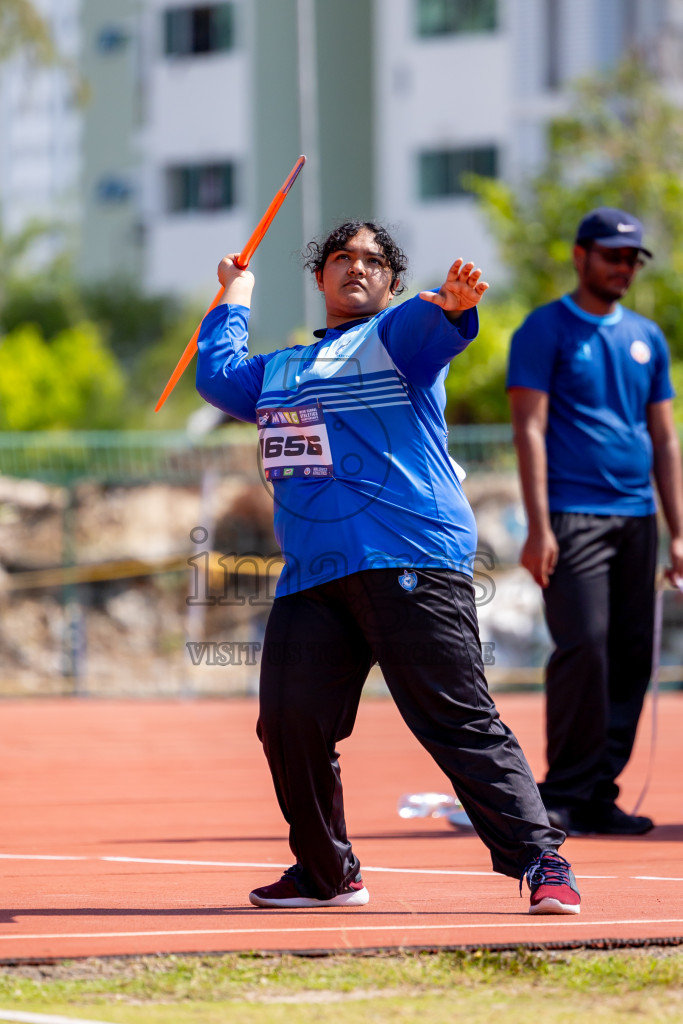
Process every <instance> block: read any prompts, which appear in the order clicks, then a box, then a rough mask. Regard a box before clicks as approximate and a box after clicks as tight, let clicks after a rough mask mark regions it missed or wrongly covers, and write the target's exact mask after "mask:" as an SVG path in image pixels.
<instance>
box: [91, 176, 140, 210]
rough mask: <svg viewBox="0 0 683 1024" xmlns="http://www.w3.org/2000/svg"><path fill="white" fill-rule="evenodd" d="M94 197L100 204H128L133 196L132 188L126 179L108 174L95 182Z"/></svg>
mask: <svg viewBox="0 0 683 1024" xmlns="http://www.w3.org/2000/svg"><path fill="white" fill-rule="evenodd" d="M95 195H96V197H97V201H98V202H100V203H105V204H107V205H117V204H119V203H126V202H128V200H129V199H130V198H131V196H132V195H133V187H132V185H131V184H130V182H129V181H127V179H126V178H120V177H118V176H117V175H114V174H108V175H105V177H103V178H100V180H99V181H98V182H97V184H96V186H95Z"/></svg>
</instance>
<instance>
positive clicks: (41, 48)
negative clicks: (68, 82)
mask: <svg viewBox="0 0 683 1024" xmlns="http://www.w3.org/2000/svg"><path fill="white" fill-rule="evenodd" d="M20 52H21V53H25V54H26V55H27V56H28V58H29V59H30V60H31V61H32V62H34V63H37V64H50V63H52V62H54V61H55V60H56V59H57V54H56V51H55V48H54V44H53V42H52V36H51V34H50V30H49V28H48V27H47V25H46V23H45V21H44V20H43V18H42V17H41V16H40V14H39V13H38V11H37V10H36V9H35V7H34V5H33V4H32V3H31V2H30V0H0V61H3V60H7V59H8V58H9V57H13V56H14V55H15V54H17V53H20Z"/></svg>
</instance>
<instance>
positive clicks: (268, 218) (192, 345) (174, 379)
mask: <svg viewBox="0 0 683 1024" xmlns="http://www.w3.org/2000/svg"><path fill="white" fill-rule="evenodd" d="M305 163H306V157H305V156H300V157H299V159H298V160H297V162H296V163H295V164H294V166H293V167H292V169H291V171H290V172H289V174H288V175H287V177H286V178H285V180H284V182H283V184H282V186H281V187H280V188H279V189H278V191H277V192H276V193H275V195H274V196H273V198H272V200H271V202H270V206H269V207H268V209H267V210H266V212H265V213H264V214H263V216H262V217H261V220H260V221H259V222H258V224H257V225H256V227H255V228H254V231H253V233H252V235H251V238H250V239H249V241H248V242H247V244H246V245H245V247H244V248H243V249H242V252H241V253H240V254H239V256H238V257H237V259H236V260H235V263H236V265H237V266H238V267H239V268H240V269H241V270H244V269H246V267H248V266H249V260H250V259H251V257H252V256H253V255H254V253H255V252H256V249H257V248H258V246H259V244H260V243H261V241H262V239H263V236H264V235H265V233H266V231H267V230H268V228H269V227H270V225H271V224H272V222H273V220H274V218H275V214H276V213H277V211H278V210H279V209H280V207H281V206H282V204H283V203H284V201H285V198H286V196H287V193H288V192H289V190H290V188H291V187H292V185H293V184H294V182H295V180H296V177H297V175H298V174H299V171H300V170H301V168H302V167H303V165H304V164H305ZM222 294H223V289H222V288H221V289H219V291H218V292H217V294H216V297H215V298H214V300H213V302H212V303H211V305H210V306H209V308H208V309H207V311H206V313H210V312H211V310H212V309H215V307H216V306H217V305H218V303H219V302H220V299H221V295H222ZM206 313H205V314H204V316H206ZM203 319H204V317H202V320H203ZM201 326H202V325H201V323H200V324H199V325H198V327H197V330H196V331H195V332H194V334H193V335H192V337H191V338H190V340H189V342H188V343H187V348H186V349H185V351H184V352H183V354H182V355H181V357H180V359H179V360H178V365H177V366H176V368H175V370H174V371H173V373H172V374H171V376H170V378H169V381H168V384H167V385H166V387H165V388H164V390H163V392H162V393H161V398H160V399H159V401H158V402H157V404H156V405H155V407H154V411H155V412H159V409H161V407H162V405H163V404H164V402H165V401H166V399H167V398H168V396H169V395H170V394H171V392H172V391H173V388H174V387H175V386H176V384H177V383H178V381H179V380H180V378H181V377H182V375H183V373H184V371H185V369H186V368H187V365H188V363H189V362H190V360H191V359H192V356H193V355H194V354H195V352H196V351H197V338H198V337H199V328H200V327H201Z"/></svg>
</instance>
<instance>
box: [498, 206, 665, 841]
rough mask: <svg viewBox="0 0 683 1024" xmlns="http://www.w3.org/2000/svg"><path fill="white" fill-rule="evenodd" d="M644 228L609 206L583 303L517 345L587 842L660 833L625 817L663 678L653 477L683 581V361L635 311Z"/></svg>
mask: <svg viewBox="0 0 683 1024" xmlns="http://www.w3.org/2000/svg"><path fill="white" fill-rule="evenodd" d="M651 255H652V254H651V253H650V252H649V251H648V250H647V249H646V248H644V246H643V245H642V225H641V223H640V222H639V221H638V220H637V219H636V218H635V217H633V216H631V215H630V214H628V213H626V212H624V211H623V210H617V209H613V208H611V207H600V208H598V209H596V210H593V211H592V212H591V213H589V214H588V215H587V216H586V217H584V219H583V220H582V221H581V223H580V224H579V228H578V231H577V236H576V244H575V246H574V267H575V269H576V274H577V278H578V283H577V286H576V289H575V290H574V291H573V292H572V294H571V295H565V296H563V297H562V298H561V299H559V300H556V301H555V302H551V303H549V304H548V305H546V306H542V307H540V308H539V309H536V310H534V311H533V312H532V313H531V315H530V316H529V317H528V318H527V320H526V321H525V322H524V323H523V324H522V326H521V327H520V328H519V330H518V331H517V332H516V333H515V335H514V337H513V339H512V344H511V349H510V362H509V369H508V379H507V387H508V394H509V399H510V406H511V411H512V422H513V429H514V438H515V446H516V448H517V456H518V460H519V472H520V477H521V484H522V494H523V499H524V505H525V508H526V513H527V519H528V537H527V540H526V543H525V544H524V548H523V550H522V556H521V561H522V565H524V566H525V567H526V568H527V569H528V570H529V572H530V573H531V574H532V575H533V577H534V579H535V580H536V582H537V583H538V584H539V585H540V586H541V587H542V588H543V596H544V600H545V610H546V618H547V622H548V628H549V630H550V633H551V636H552V639H553V642H554V645H555V647H554V650H553V652H552V654H551V657H550V660H549V662H548V666H547V670H546V709H547V710H546V726H547V757H548V772H547V775H546V778H545V780H544V781H543V782H542V783H541V784H540V786H539V789H540V791H541V796H542V798H543V802H544V803H545V805H546V808H547V809H548V816H549V818H550V820H551V821H552V822H553V824H555V825H556V826H558V827H561V828H562V829H564V830H565V831H567V832H569V833H571V834H585V833H591V832H592V833H598V834H603V835H637V834H640V833H643V832H647V831H648V830H649V829H651V828H652V826H653V822H652V821H651V820H650V818H647V817H642V816H634V815H630V814H627V813H626V812H624V811H623V810H621V809H620V808H619V807H618V806H617V804H616V798H617V796H618V793H619V787H618V786H617V784H616V779H617V777H618V776H619V774H620V773H621V771H622V770H623V768H624V767H625V765H626V763H627V762H628V759H629V757H630V755H631V751H632V748H633V743H634V740H635V735H636V728H637V725H638V719H639V717H640V712H641V710H642V705H643V699H644V696H645V692H646V689H647V685H648V682H649V678H650V671H651V665H652V643H653V619H654V615H653V607H654V602H653V596H654V578H655V568H656V556H657V528H656V512H655V510H656V506H655V499H654V493H653V487H652V482H651V474H654V478H655V480H656V483H657V489H658V492H659V497H660V501H661V505H662V510H663V512H664V516H665V518H666V521H667V525H668V527H669V530H670V534H671V545H670V557H671V570H670V572H671V575H672V578H674V579H675V581H677V582H678V581H679V580H681V579H683V483H682V472H681V455H680V446H679V442H678V437H677V433H676V429H675V426H674V420H673V413H672V402H671V399H672V397H673V389H672V386H671V382H670V378H669V354H668V349H667V345H666V341H665V339H664V336H663V334H662V332H661V331H660V329H659V328H658V327H657V325H656V324H654V323H653V322H652V321H650V320H646V319H645V318H644V317H642V316H639V315H638V314H637V313H634V312H633V311H632V310H629V309H626V308H625V307H623V306H621V305H620V303H619V300H620V299H621V298H622V297H623V296H624V295H625V294H626V292H627V291H628V289H629V287H630V285H631V284H632V282H633V279H634V277H635V275H636V272H637V271H638V269H639V268H640V267H641V266H642V265H643V264H644V262H645V261H644V258H643V257H650V256H651Z"/></svg>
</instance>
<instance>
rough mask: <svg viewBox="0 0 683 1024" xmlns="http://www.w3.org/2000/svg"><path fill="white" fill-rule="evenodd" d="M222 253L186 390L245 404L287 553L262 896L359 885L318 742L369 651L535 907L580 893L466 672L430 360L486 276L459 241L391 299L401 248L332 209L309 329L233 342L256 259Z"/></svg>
mask: <svg viewBox="0 0 683 1024" xmlns="http://www.w3.org/2000/svg"><path fill="white" fill-rule="evenodd" d="M236 257H237V254H236V253H234V254H231V255H229V256H226V257H225V258H224V259H223V260H222V261H221V263H220V264H219V267H218V277H219V281H220V282H221V284H222V285H223V287H224V293H223V296H222V299H221V303H220V304H219V305H218V306H217V307H216V308H215V309H214V310H212V311H211V312H210V313H209V314H208V315H207V316H206V317H205V319H204V321H203V324H202V328H201V332H200V335H199V339H198V352H199V361H198V368H197V389H198V391H199V393H200V394H201V395H202V396H203V397H204V398H205V399H206V400H207V401H208V402H210V403H211V404H212V405H215V406H217V407H218V408H220V409H223V410H224V411H225V412H227V413H229V414H230V415H232V416H235V417H237V418H238V419H242V420H246V421H248V422H251V423H256V424H257V426H258V430H259V439H260V446H261V455H262V462H263V472H264V476H265V478H266V480H267V481H268V482H269V484H270V485H272V489H273V499H274V506H275V536H276V538H277V541H278V544H279V545H280V548H281V550H282V554H283V558H284V561H285V565H284V569H283V571H282V575H281V577H280V579H279V581H278V585H277V589H276V596H275V600H274V602H273V607H272V610H271V612H270V616H269V620H268V625H267V628H266V634H265V638H264V646H263V655H262V664H261V683H260V709H259V720H258V734H259V737H260V739H261V741H262V743H263V748H264V751H265V754H266V758H267V760H268V764H269V767H270V770H271V773H272V777H273V782H274V785H275V790H276V793H277V798H278V801H279V804H280V807H281V809H282V812H283V814H284V816H285V818H286V820H287V822H288V824H289V830H290V831H289V842H290V847H291V849H292V853H293V854H294V857H295V858H296V863H295V865H294V866H293V867H291V868H289V869H288V870H287V871H286V872H285V874H284V875H283V877H282V878H280V879H279V880H278V881H276V882H274V883H272V884H270V885H265V886H262V887H260V888H257V889H254V891H253V892H251V893H250V894H249V899H250V901H251V902H252V903H253V904H254V905H255V906H258V907H330V906H333V907H343V906H346V907H349V906H361V905H363V904H365V903H367V902H368V900H369V895H368V891H367V889H366V888H365V886H364V884H363V880H362V877H361V873H360V863H359V861H358V859H357V857H356V856H355V854H354V852H353V850H352V848H351V843H350V842H349V839H348V837H347V834H346V825H345V821H344V808H343V799H342V786H341V777H340V769H339V762H338V754H337V751H336V745H337V743H338V742H339V740H341V739H343V738H344V737H346V736H349V735H350V733H351V730H352V728H353V724H354V721H355V717H356V713H357V710H358V704H359V701H360V696H361V691H362V688H363V684H364V682H365V679H366V677H367V674H368V672H369V670H370V667H371V665H372V664H373V662H375V661H377V662H378V663H379V666H380V668H381V670H382V673H383V675H384V679H385V681H386V684H387V686H388V688H389V691H390V692H391V695H392V697H393V699H394V700H395V702H396V704H397V706H398V708H399V711H400V713H401V715H402V716H403V718H404V720H405V722H406V724H407V725H408V727H409V728H410V729H411V730H412V732H413V733H414V735H415V736H416V737H417V739H418V740H419V741H420V743H422V744H423V746H424V747H425V748H426V749H427V750H428V751H429V753H430V754H431V755H432V757H433V758H434V759H435V761H436V762H437V764H438V765H439V767H440V768H441V769H442V770H443V771H444V772H445V774H446V775H447V777H448V778H449V780H450V781H451V783H452V785H453V787H454V788H455V790H456V792H457V795H458V797H459V799H460V800H461V802H462V804H463V806H464V808H465V810H466V812H467V814H468V816H469V818H470V820H471V822H472V824H473V826H474V828H475V829H476V831H477V833H478V834H479V836H480V837H481V839H482V840H483V842H484V843H485V844H486V846H487V847H488V848H489V851H490V853H491V860H492V864H493V867H494V870H496V871H499V872H501V873H503V874H505V875H510V876H512V877H515V878H519V879H520V891H521V881H522V880H523V879H524V878H525V877H526V879H527V882H528V884H529V888H530V891H531V903H530V912H531V913H545V914H547V913H551V914H576V913H579V910H580V896H579V893H578V890H577V888H576V882H575V880H574V876H573V874H572V872H571V870H570V867H569V864H568V863H567V861H566V860H564V858H562V857H560V856H559V854H558V852H557V850H558V847H559V846H560V845H561V844H562V842H563V841H564V838H565V837H564V833H563V832H560V831H558V830H557V829H555V828H553V827H552V826H551V825H550V824H549V822H548V818H547V816H546V813H545V809H544V807H543V804H542V802H541V799H540V796H539V794H538V790H537V788H536V783H535V782H534V779H533V776H532V774H531V771H530V769H529V767H528V765H527V762H526V760H525V758H524V755H523V753H522V751H521V749H520V747H519V744H518V743H517V740H516V739H515V737H514V736H513V735H512V733H511V732H510V730H509V729H508V728H507V727H506V726H505V725H504V724H503V723H502V722H501V720H500V718H499V716H498V712H497V711H496V708H495V706H494V704H493V701H492V700H491V697H490V696H489V693H488V689H487V686H486V680H485V677H484V671H483V665H482V659H481V648H480V643H479V632H478V625H477V615H476V609H475V603H474V589H473V586H472V565H473V561H474V553H475V550H476V528H475V523H474V518H473V515H472V511H471V509H470V507H469V504H468V502H467V499H466V498H465V496H464V494H463V491H462V487H461V486H460V482H459V480H458V476H457V473H456V468H455V466H454V464H453V462H452V461H451V460H450V458H449V456H448V449H447V428H446V423H445V419H444V408H445V389H444V380H445V377H446V373H447V372H448V366H449V363H450V361H451V359H453V357H454V356H457V355H458V353H459V352H461V351H462V350H463V349H464V348H465V347H466V346H467V345H468V344H469V342H470V341H471V340H472V339H473V338H474V337H475V336H476V334H477V330H478V314H477V309H476V306H477V303H478V302H479V300H480V299H481V297H482V295H483V294H484V292H485V291H486V289H487V288H488V285H487V284H486V283H485V282H484V281H482V280H481V271H480V270H475V269H474V264H472V263H465V262H464V261H463V260H462V259H458V260H456V261H455V262H454V263H453V265H452V266H451V268H450V269H449V271H448V274H447V276H446V280H445V281H444V283H443V284H442V285H441V287H440V288H439V289H438V291H435V292H421V293H420V294H419V295H418V296H416V297H415V298H412V299H409V300H407V301H405V302H403V303H401V304H399V305H398V306H396V307H392V306H391V301H392V299H393V298H394V297H395V296H397V295H398V294H399V293H400V292H401V291H402V290H403V289H402V285H401V275H402V274H403V273H404V271H405V269H406V259H405V256H404V254H403V253H402V252H401V250H400V249H399V248H398V246H397V245H396V243H395V242H394V241H393V239H392V238H391V236H390V235H389V234H388V232H387V231H386V230H385V229H384V228H382V227H381V226H379V225H377V224H374V223H370V222H363V221H350V222H347V223H345V224H342V225H341V226H340V227H338V228H336V229H335V230H334V231H333V232H332V233H331V234H330V235H329V236H328V238H326V239H325V240H324V241H323V242H321V243H318V242H313V243H311V244H310V245H309V246H308V250H307V260H306V267H307V268H308V269H309V270H311V271H312V272H313V273H314V275H315V279H316V282H317V285H318V288H319V290H320V291H321V292H322V293H323V296H324V301H325V308H326V314H327V317H326V319H327V325H326V329H324V330H322V331H316V332H315V338H316V340H315V341H314V342H313V343H312V344H310V345H303V346H302V345H299V346H295V347H293V348H287V349H284V350H281V351H276V352H272V353H269V354H267V355H254V356H251V357H249V355H248V349H247V325H248V319H249V307H250V303H251V294H252V289H253V285H254V277H253V275H252V274H251V273H250V272H249V271H245V270H240V269H239V268H238V267H237V266H236V265H235V259H236Z"/></svg>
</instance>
